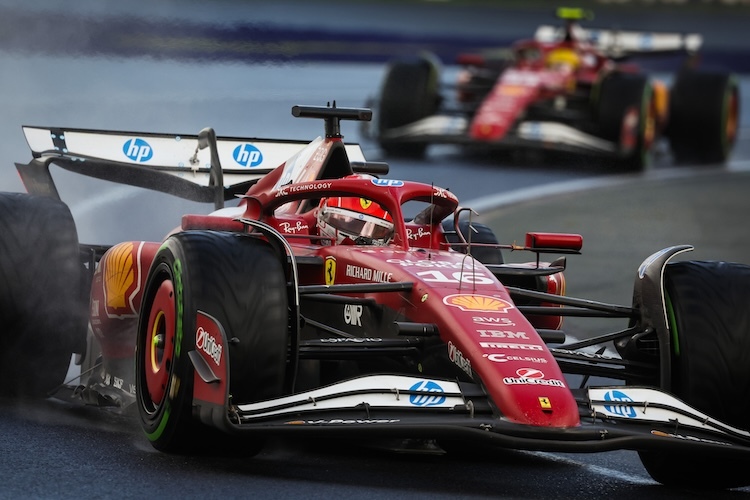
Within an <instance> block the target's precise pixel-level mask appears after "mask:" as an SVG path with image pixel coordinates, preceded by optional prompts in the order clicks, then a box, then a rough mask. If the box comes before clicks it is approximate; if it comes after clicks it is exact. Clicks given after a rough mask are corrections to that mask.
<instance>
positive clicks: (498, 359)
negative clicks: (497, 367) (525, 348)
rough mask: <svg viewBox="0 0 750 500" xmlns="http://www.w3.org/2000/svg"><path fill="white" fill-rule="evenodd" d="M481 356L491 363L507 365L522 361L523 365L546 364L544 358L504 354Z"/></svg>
mask: <svg viewBox="0 0 750 500" xmlns="http://www.w3.org/2000/svg"><path fill="white" fill-rule="evenodd" d="M483 356H484V357H485V358H487V359H488V360H490V361H492V362H493V363H507V362H508V361H522V362H525V363H540V364H544V363H547V360H546V359H545V358H540V357H535V356H516V355H513V354H504V353H502V352H496V353H492V354H484V355H483Z"/></svg>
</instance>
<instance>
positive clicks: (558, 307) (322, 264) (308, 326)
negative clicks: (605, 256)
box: [0, 103, 750, 488]
mask: <svg viewBox="0 0 750 500" xmlns="http://www.w3.org/2000/svg"><path fill="white" fill-rule="evenodd" d="M292 114H293V115H294V116H296V117H308V118H319V119H322V120H323V121H324V122H325V137H318V138H317V139H315V140H313V141H312V142H310V143H309V144H306V143H303V142H298V141H281V140H263V139H243V138H217V137H216V134H215V133H214V131H213V130H212V129H204V130H203V131H201V132H200V133H199V134H198V135H193V136H190V135H179V136H177V135H161V134H145V133H130V132H112V131H96V130H81V129H69V128H66V129H63V128H46V127H24V129H23V130H24V133H25V136H26V138H27V141H28V143H29V146H30V148H31V151H32V153H33V159H32V160H31V161H30V162H29V163H27V164H21V163H17V164H16V167H17V170H18V172H19V173H20V175H21V178H22V180H23V182H24V185H25V186H26V188H27V190H28V192H29V193H28V194H27V193H2V194H0V226H2V228H3V231H2V233H0V250H1V251H2V255H3V259H2V260H0V277H2V288H1V289H0V290H1V291H2V293H1V294H0V319H1V320H2V321H1V323H2V324H3V325H4V328H5V342H4V345H5V349H3V353H2V355H3V362H2V364H0V367H1V369H2V374H3V379H2V380H3V381H4V383H3V384H2V387H3V390H4V391H9V390H10V391H16V392H20V393H21V395H24V396H25V395H34V394H36V395H42V396H44V395H46V394H48V392H47V391H48V390H51V391H53V392H54V393H55V397H58V398H62V399H65V400H67V401H76V402H78V403H81V402H83V403H86V404H92V405H100V406H105V407H111V408H116V409H117V408H119V409H132V410H133V412H134V413H135V412H136V409H137V414H138V415H139V419H140V424H141V426H142V428H143V431H144V433H145V436H146V437H147V439H148V440H149V441H150V442H151V444H152V445H153V446H154V447H155V448H157V449H159V450H162V451H165V452H186V451H191V450H205V448H204V447H206V446H209V447H211V448H212V449H213V448H219V449H221V450H226V451H227V452H241V453H246V454H249V455H250V454H253V453H257V452H258V450H260V449H261V446H262V444H263V441H264V439H265V438H266V437H268V436H272V435H286V436H298V437H301V436H308V437H316V436H326V437H329V438H332V437H339V438H347V439H355V440H357V441H358V442H367V441H377V442H382V443H392V446H393V447H394V448H396V447H397V446H396V444H395V443H401V442H407V441H408V442H409V443H410V447H411V448H412V449H414V447H415V446H418V445H421V446H425V447H426V446H431V447H440V448H441V449H443V450H447V451H448V452H450V451H451V450H454V449H456V448H457V447H458V448H460V447H461V446H472V445H473V444H477V443H484V444H487V445H494V446H497V447H504V448H514V449H526V450H548V451H561V452H597V451H609V450H615V449H627V450H635V451H637V452H638V453H639V454H640V457H641V458H642V461H643V463H644V465H645V467H646V468H647V469H648V471H649V473H650V474H651V475H652V476H653V477H654V478H655V479H656V480H657V481H659V482H661V483H664V484H666V485H681V486H685V485H693V486H702V487H714V488H725V487H734V486H739V485H746V484H750V477H749V476H748V475H747V470H748V469H747V466H748V464H750V430H749V429H750V426H748V423H747V414H748V412H749V411H750V408H749V406H750V393H749V391H750V371H748V370H747V359H748V356H750V335H748V327H749V325H750V310H748V308H747V302H748V298H750V266H747V265H742V264H736V263H724V262H697V261H677V262H670V261H672V260H673V258H674V257H675V256H677V255H679V254H682V253H683V252H687V251H689V250H691V247H690V246H687V245H682V246H674V247H670V248H666V249H663V250H660V251H658V252H656V253H654V254H653V255H651V256H650V257H648V258H646V260H645V261H644V262H643V264H642V265H641V266H640V267H639V268H638V270H637V273H636V274H635V286H634V294H633V302H632V305H617V304H609V303H603V302H597V301H594V300H589V299H581V298H573V297H567V296H565V294H564V291H565V278H564V274H563V273H564V270H565V268H566V258H567V256H568V255H574V254H579V253H580V251H581V248H582V244H583V239H582V236H580V235H577V234H564V233H559V234H558V233H539V232H529V233H527V234H526V236H525V242H524V244H523V245H518V244H501V243H498V241H497V239H496V237H495V236H494V234H493V233H492V231H491V230H490V228H489V227H487V226H484V225H482V224H479V223H476V222H474V221H472V216H473V211H472V210H471V209H469V208H465V207H462V206H461V205H460V204H459V201H458V199H456V197H455V196H454V195H453V194H452V193H450V192H449V191H447V190H445V189H442V188H439V187H437V186H434V185H429V184H423V183H418V182H410V181H406V180H400V179H391V178H388V177H387V175H386V174H387V170H388V168H387V164H384V163H380V162H368V161H366V160H365V158H364V156H363V154H362V150H361V149H360V147H359V146H358V145H356V144H351V145H344V143H343V141H342V136H341V129H340V124H341V121H342V120H369V119H370V118H371V116H372V112H371V111H370V110H369V109H364V108H363V109H359V108H338V107H336V106H335V103H334V105H333V106H330V105H329V106H325V107H323V106H320V107H318V106H295V107H293V108H292ZM53 164H54V165H57V166H59V167H61V168H63V169H66V170H69V171H72V172H76V173H80V174H85V175H88V176H93V177H97V178H101V179H107V180H111V181H117V182H121V183H126V184H129V185H133V186H141V187H147V188H150V189H153V190H158V191H160V192H164V193H170V194H173V195H177V196H181V197H184V198H187V199H190V200H194V201H203V202H208V203H213V210H206V213H205V214H188V215H185V216H183V218H182V220H181V222H180V223H179V226H178V227H177V228H175V229H174V230H173V231H171V232H170V233H169V234H168V235H166V236H165V237H164V239H163V240H162V241H123V242H121V243H118V244H115V245H111V246H109V245H108V246H103V245H94V244H80V243H79V242H78V237H77V231H76V226H75V223H74V221H73V219H72V216H71V212H70V210H69V209H68V207H67V205H65V204H64V203H63V202H62V201H60V200H59V197H58V195H57V190H56V188H55V185H54V183H53V181H52V177H51V175H50V166H51V165H53ZM229 200H235V202H232V203H226V202H227V201H229ZM510 251H513V252H528V253H529V260H528V263H523V264H518V263H506V262H505V258H504V254H505V253H506V252H510ZM544 256H550V257H551V258H550V261H549V262H547V260H545V258H544ZM552 257H553V258H552ZM567 316H576V317H593V318H610V319H611V320H612V321H613V322H615V323H617V322H621V323H622V324H621V325H619V326H618V327H617V328H613V329H612V331H606V332H603V333H601V334H599V335H596V336H593V337H592V338H579V337H574V336H572V335H571V334H570V333H568V332H565V331H564V330H563V329H562V323H563V319H564V318H565V317H567ZM598 321H601V320H598ZM73 353H74V354H75V355H74V356H71V355H72V354H73ZM73 362H75V363H73ZM69 365H71V366H77V367H78V370H79V371H78V372H76V373H74V374H73V377H74V378H73V379H71V380H67V381H63V378H64V375H65V373H66V370H68V369H69ZM18 374H23V376H18ZM10 381H12V383H11V382H10ZM593 381H598V382H599V383H597V384H591V382H593ZM61 382H62V384H61Z"/></svg>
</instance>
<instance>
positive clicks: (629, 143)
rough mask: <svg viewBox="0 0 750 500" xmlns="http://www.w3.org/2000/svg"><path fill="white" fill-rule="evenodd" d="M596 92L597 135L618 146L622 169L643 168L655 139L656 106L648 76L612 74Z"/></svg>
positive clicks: (647, 162)
mask: <svg viewBox="0 0 750 500" xmlns="http://www.w3.org/2000/svg"><path fill="white" fill-rule="evenodd" d="M597 95H598V99H597V101H596V106H595V115H596V118H597V121H598V124H599V129H600V133H601V136H602V137H603V138H604V139H606V140H608V141H612V142H614V143H615V144H618V145H619V148H620V154H621V155H622V160H621V165H622V166H623V167H624V168H625V169H626V170H631V171H641V170H645V169H647V168H648V166H649V164H650V162H651V150H652V146H653V143H654V141H655V140H656V108H655V102H654V99H653V88H652V87H651V83H650V82H649V81H648V78H647V77H646V76H645V75H639V74H628V73H613V74H611V75H609V76H607V77H605V78H604V80H603V81H602V82H601V83H600V84H599V87H598V94H597ZM633 122H634V123H633Z"/></svg>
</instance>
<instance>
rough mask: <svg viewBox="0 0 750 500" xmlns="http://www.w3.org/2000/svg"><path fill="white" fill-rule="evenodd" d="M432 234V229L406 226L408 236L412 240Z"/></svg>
mask: <svg viewBox="0 0 750 500" xmlns="http://www.w3.org/2000/svg"><path fill="white" fill-rule="evenodd" d="M431 234H432V232H431V231H427V230H425V228H423V227H418V228H417V229H412V228H410V227H407V228H406V237H407V238H408V239H410V240H418V239H419V238H421V237H423V236H430V235H431Z"/></svg>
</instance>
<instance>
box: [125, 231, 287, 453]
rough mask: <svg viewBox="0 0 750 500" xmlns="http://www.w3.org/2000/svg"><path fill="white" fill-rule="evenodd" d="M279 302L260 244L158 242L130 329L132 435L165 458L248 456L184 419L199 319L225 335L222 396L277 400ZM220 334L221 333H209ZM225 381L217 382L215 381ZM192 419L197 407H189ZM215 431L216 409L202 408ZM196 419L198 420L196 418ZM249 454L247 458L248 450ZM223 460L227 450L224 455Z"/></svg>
mask: <svg viewBox="0 0 750 500" xmlns="http://www.w3.org/2000/svg"><path fill="white" fill-rule="evenodd" d="M287 304H288V297H287V291H286V278H285V274H284V271H283V268H282V265H281V261H280V259H279V257H278V256H277V255H276V254H275V253H274V251H273V250H272V249H271V247H270V246H269V245H268V244H267V243H266V242H264V241H261V240H259V239H256V238H253V237H248V236H245V235H241V234H237V233H225V232H212V231H195V232H185V233H178V234H176V235H173V236H171V237H170V238H169V239H167V240H166V242H165V243H164V245H163V246H162V248H161V249H160V250H159V252H158V253H157V255H156V257H155V259H154V262H153V264H152V266H151V269H150V271H149V277H148V280H147V284H146V288H145V292H144V297H143V306H142V310H141V315H140V321H139V325H138V337H137V350H136V391H137V398H136V400H137V403H138V411H139V414H140V420H141V426H142V428H143V430H144V432H145V433H146V436H147V437H148V439H149V440H150V441H151V444H152V445H153V446H154V447H155V448H156V449H159V450H162V451H166V452H178V453H179V452H188V451H190V452H194V451H199V452H200V451H205V449H204V444H205V443H201V442H200V439H196V436H198V437H200V436H204V437H205V436H210V437H211V440H212V446H213V445H214V444H218V445H220V446H221V447H222V448H226V449H227V450H229V448H231V446H232V445H234V446H236V447H241V448H242V450H235V451H238V452H242V451H243V450H245V454H253V453H254V452H257V451H258V450H259V449H260V445H261V444H262V443H261V442H259V441H257V440H255V441H254V442H248V441H247V440H232V441H231V442H230V441H229V440H227V439H225V440H223V441H222V440H221V439H215V438H216V434H217V433H216V432H213V429H209V428H207V427H205V426H203V425H202V424H199V423H198V421H197V420H194V418H193V412H194V402H193V385H194V384H193V383H194V377H195V370H194V367H193V364H192V362H191V361H190V358H189V355H190V352H191V351H196V349H197V347H196V346H197V326H196V323H197V321H198V315H199V314H200V315H201V317H210V318H211V319H212V320H213V321H214V322H215V323H216V324H217V325H219V328H220V330H221V331H223V333H224V339H223V346H225V347H224V348H225V349H227V350H228V353H227V352H226V351H224V352H223V353H221V354H220V355H224V356H225V358H224V359H225V361H226V362H227V364H228V371H229V388H228V393H229V394H228V397H230V398H231V400H232V402H233V403H236V404H242V403H248V402H253V401H259V400H264V399H269V398H274V397H278V396H280V395H281V393H282V388H283V384H284V374H285V367H286V353H287V332H288V319H287V315H288V311H287ZM216 335H220V333H216ZM217 376H219V377H220V378H223V379H226V374H225V373H217ZM195 410H196V411H197V408H195ZM208 411H209V412H211V411H213V412H214V413H213V415H214V417H215V415H216V412H217V411H218V412H219V417H218V418H219V422H222V421H223V420H225V418H226V417H225V414H224V413H223V412H225V411H227V410H226V409H225V408H212V409H211V408H209V410H208ZM201 415H203V413H201ZM251 449H252V450H254V451H253V452H252V453H251V452H248V451H247V450H251ZM229 451H231V450H229Z"/></svg>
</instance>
